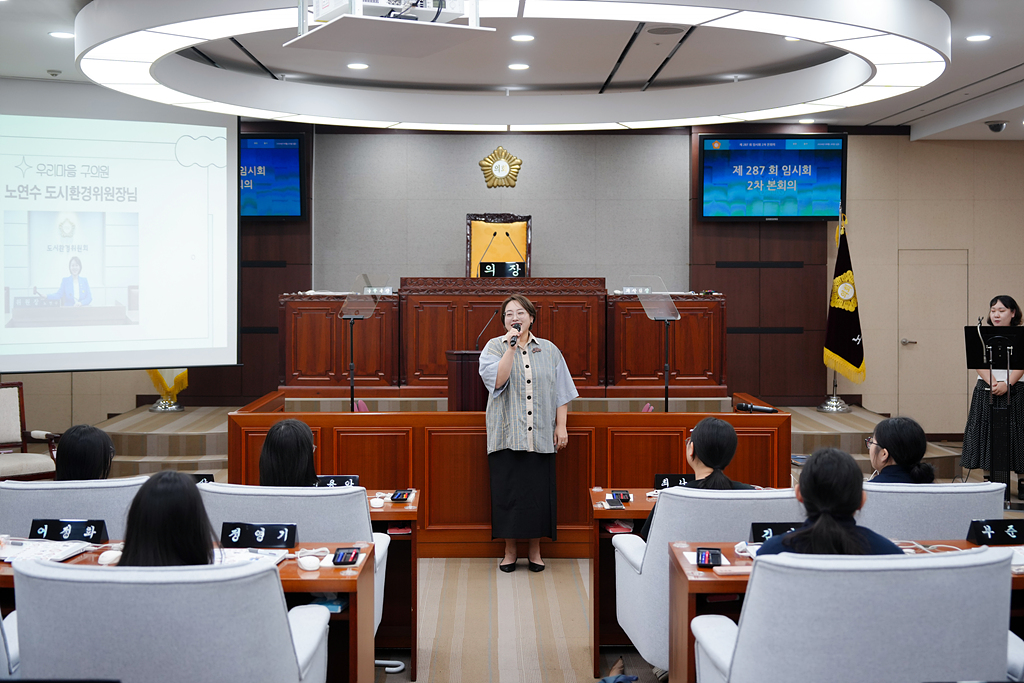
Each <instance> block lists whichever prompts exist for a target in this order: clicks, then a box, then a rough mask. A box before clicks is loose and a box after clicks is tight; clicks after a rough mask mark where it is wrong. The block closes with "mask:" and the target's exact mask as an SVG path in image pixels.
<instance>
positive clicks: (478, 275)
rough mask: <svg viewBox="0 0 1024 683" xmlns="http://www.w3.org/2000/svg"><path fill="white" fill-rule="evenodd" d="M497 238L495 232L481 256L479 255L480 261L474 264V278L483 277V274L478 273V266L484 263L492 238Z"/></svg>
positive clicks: (492, 242) (492, 241)
mask: <svg viewBox="0 0 1024 683" xmlns="http://www.w3.org/2000/svg"><path fill="white" fill-rule="evenodd" d="M497 236H498V231H497V230H495V231H494V234H493V235H491V241H490V242H488V243H487V246H486V247H484V252H483V253H482V254H480V260H479V261H477V262H476V276H477V277H483V273H481V272H480V264H481V263H483V262H484V256H486V255H487V250H488V249H490V248H491V245H492V244H494V238H495V237H497Z"/></svg>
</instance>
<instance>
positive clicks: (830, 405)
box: [818, 370, 850, 413]
mask: <svg viewBox="0 0 1024 683" xmlns="http://www.w3.org/2000/svg"><path fill="white" fill-rule="evenodd" d="M837 386H838V380H837V378H836V371H835V370H833V371H832V395H831V396H829V397H828V399H827V400H826V401H825V402H824V403H822V404H821V405H820V406H818V412H819V413H848V412H850V406H848V405H846V401H844V400H843V399H841V398H839V394H837V393H836V387H837Z"/></svg>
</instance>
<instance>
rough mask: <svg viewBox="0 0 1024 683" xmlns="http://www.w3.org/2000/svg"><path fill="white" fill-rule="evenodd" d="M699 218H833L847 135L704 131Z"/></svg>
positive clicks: (842, 186)
mask: <svg viewBox="0 0 1024 683" xmlns="http://www.w3.org/2000/svg"><path fill="white" fill-rule="evenodd" d="M699 141H700V142H699V144H700V162H699V167H700V185H699V186H700V193H701V196H700V212H701V213H700V220H704V221H834V220H839V212H840V206H842V205H843V204H844V203H845V201H846V148H847V144H846V135H845V134H841V133H834V134H833V133H827V134H826V133H821V134H808V135H720V136H715V135H701V136H700V138H699Z"/></svg>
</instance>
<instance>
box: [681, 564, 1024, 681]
mask: <svg viewBox="0 0 1024 683" xmlns="http://www.w3.org/2000/svg"><path fill="white" fill-rule="evenodd" d="M1011 555H1012V551H1010V550H1008V549H1005V548H976V549H973V550H967V551H964V552H959V553H957V552H949V553H941V554H935V555H922V556H914V557H900V556H892V555H886V556H872V555H859V556H850V555H798V554H793V553H785V554H782V555H769V556H766V557H759V558H757V559H756V560H755V562H754V570H753V573H752V574H751V576H750V582H749V583H748V585H747V595H746V599H745V600H744V603H743V611H742V613H741V614H740V621H739V624H738V625H737V624H736V623H735V622H733V621H732V620H731V619H729V618H728V617H724V616H720V615H704V616H699V617H697V618H696V619H694V620H693V621H692V622H691V626H690V628H691V629H692V631H693V635H694V638H695V639H696V648H695V649H696V667H697V681H698V683H713V682H716V681H721V682H725V681H729V682H730V683H746V682H748V681H749V682H751V683H753V682H755V681H756V682H757V683H774V682H775V681H779V682H780V683H781V682H782V681H786V682H787V683H800V682H801V681H807V682H811V681H813V682H815V683H818V682H820V681H829V682H830V683H861V682H863V683H868V682H871V683H874V682H875V681H965V680H972V681H975V680H981V681H1000V680H1006V679H1007V674H1008V672H1011V673H1013V672H1016V673H1015V674H1013V675H1019V672H1020V671H1021V666H1022V662H1024V657H1022V648H1024V643H1022V642H1021V641H1020V639H1019V638H1017V636H1015V635H1014V634H1012V633H1010V632H1009V631H1008V630H1007V628H1006V627H1007V624H1008V622H1009V619H1010V578H1011V576H1010V556H1011ZM1008 642H1009V648H1008V647H1007V643H1008ZM1010 660H1012V661H1010ZM1012 680H1018V679H1016V678H1014V679H1012Z"/></svg>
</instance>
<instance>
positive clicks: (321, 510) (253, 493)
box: [199, 483, 391, 631]
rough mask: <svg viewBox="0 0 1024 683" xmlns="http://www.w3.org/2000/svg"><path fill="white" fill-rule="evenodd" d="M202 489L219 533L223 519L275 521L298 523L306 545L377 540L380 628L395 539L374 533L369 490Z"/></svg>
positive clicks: (219, 486) (377, 620)
mask: <svg viewBox="0 0 1024 683" xmlns="http://www.w3.org/2000/svg"><path fill="white" fill-rule="evenodd" d="M199 492H200V493H201V494H202V496H203V504H204V505H205V506H206V514H207V515H208V516H209V517H210V523H211V524H213V530H214V532H215V533H216V534H217V536H218V537H219V536H220V531H221V526H222V525H223V523H224V522H268V523H274V522H276V523H282V524H297V525H298V527H297V529H296V533H297V534H298V540H299V541H300V542H303V543H305V542H312V543H337V542H345V541H366V542H369V543H373V544H374V554H375V556H376V558H377V560H376V564H375V565H374V571H373V601H374V605H373V607H374V610H373V628H374V631H376V629H377V626H379V625H380V620H381V617H382V616H383V614H384V575H385V573H386V571H387V562H388V546H389V544H390V543H391V537H390V536H388V535H387V534H375V533H373V529H372V528H371V526H370V506H369V503H368V501H367V498H366V489H364V488H363V487H362V486H338V487H335V488H318V487H299V486H246V485H243V484H218V483H205V484H199ZM332 550H333V548H332Z"/></svg>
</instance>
